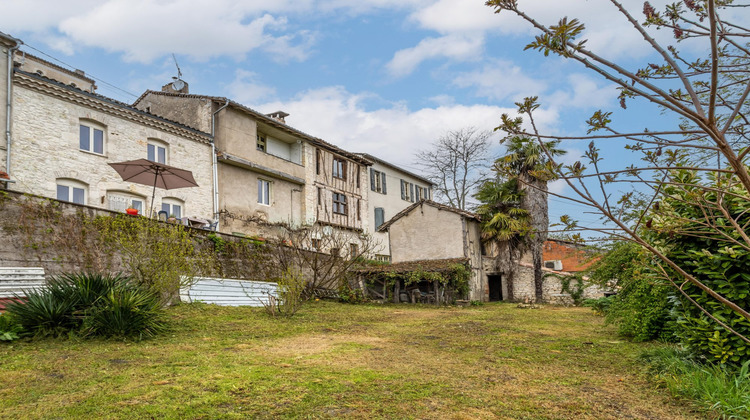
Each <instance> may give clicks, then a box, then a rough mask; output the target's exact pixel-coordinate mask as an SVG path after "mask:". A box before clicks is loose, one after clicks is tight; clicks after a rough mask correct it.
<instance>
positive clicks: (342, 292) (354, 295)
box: [338, 282, 367, 304]
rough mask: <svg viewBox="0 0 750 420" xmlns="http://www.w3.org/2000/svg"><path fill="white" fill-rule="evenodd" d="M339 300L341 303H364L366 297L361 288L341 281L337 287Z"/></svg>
mask: <svg viewBox="0 0 750 420" xmlns="http://www.w3.org/2000/svg"><path fill="white" fill-rule="evenodd" d="M338 293H339V301H341V302H342V303H354V304H356V303H364V302H367V297H366V296H365V294H364V293H362V290H360V289H358V288H353V287H351V286H349V284H348V283H346V282H343V283H342V285H341V286H340V287H339V289H338Z"/></svg>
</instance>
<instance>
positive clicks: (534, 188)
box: [520, 174, 549, 303]
mask: <svg viewBox="0 0 750 420" xmlns="http://www.w3.org/2000/svg"><path fill="white" fill-rule="evenodd" d="M522 178H523V179H522V180H521V181H522V182H521V183H520V184H521V188H522V189H523V190H524V191H525V192H526V194H525V195H524V197H523V199H522V200H521V207H522V208H524V209H525V210H526V211H528V212H529V216H530V217H531V229H532V231H531V234H530V237H529V241H528V243H529V247H530V250H531V255H532V261H533V263H534V298H535V300H536V302H537V303H541V302H542V295H543V292H544V288H543V285H544V277H543V275H542V274H543V273H542V264H543V255H542V247H543V246H544V242H545V241H546V240H547V229H548V228H549V214H548V209H547V183H546V182H545V181H539V180H537V179H535V178H532V177H531V176H530V175H528V174H522Z"/></svg>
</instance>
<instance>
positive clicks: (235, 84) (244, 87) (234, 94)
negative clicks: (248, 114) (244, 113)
mask: <svg viewBox="0 0 750 420" xmlns="http://www.w3.org/2000/svg"><path fill="white" fill-rule="evenodd" d="M234 76H235V77H234V80H233V81H232V82H231V83H230V84H229V85H227V86H226V87H225V88H224V90H225V91H226V95H227V96H228V97H230V98H232V99H233V100H235V101H237V102H239V103H242V104H255V103H258V102H260V101H265V100H268V99H269V98H270V97H272V96H274V95H276V89H274V88H273V87H270V86H265V85H263V84H261V83H258V80H257V79H258V75H257V74H256V73H254V72H251V71H247V70H242V69H237V70H236V71H235V75H234ZM251 106H252V105H251Z"/></svg>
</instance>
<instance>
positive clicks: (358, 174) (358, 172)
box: [357, 165, 361, 188]
mask: <svg viewBox="0 0 750 420" xmlns="http://www.w3.org/2000/svg"><path fill="white" fill-rule="evenodd" d="M359 168H360V166H359V165H357V188H359V182H360V181H359V178H360V173H361V172H360V170H359Z"/></svg>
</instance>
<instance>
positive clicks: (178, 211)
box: [161, 198, 185, 219]
mask: <svg viewBox="0 0 750 420" xmlns="http://www.w3.org/2000/svg"><path fill="white" fill-rule="evenodd" d="M161 211H165V212H167V216H169V217H176V218H177V219H181V218H182V215H183V214H184V213H185V202H183V201H182V200H178V199H176V198H163V199H162V200H161Z"/></svg>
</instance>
